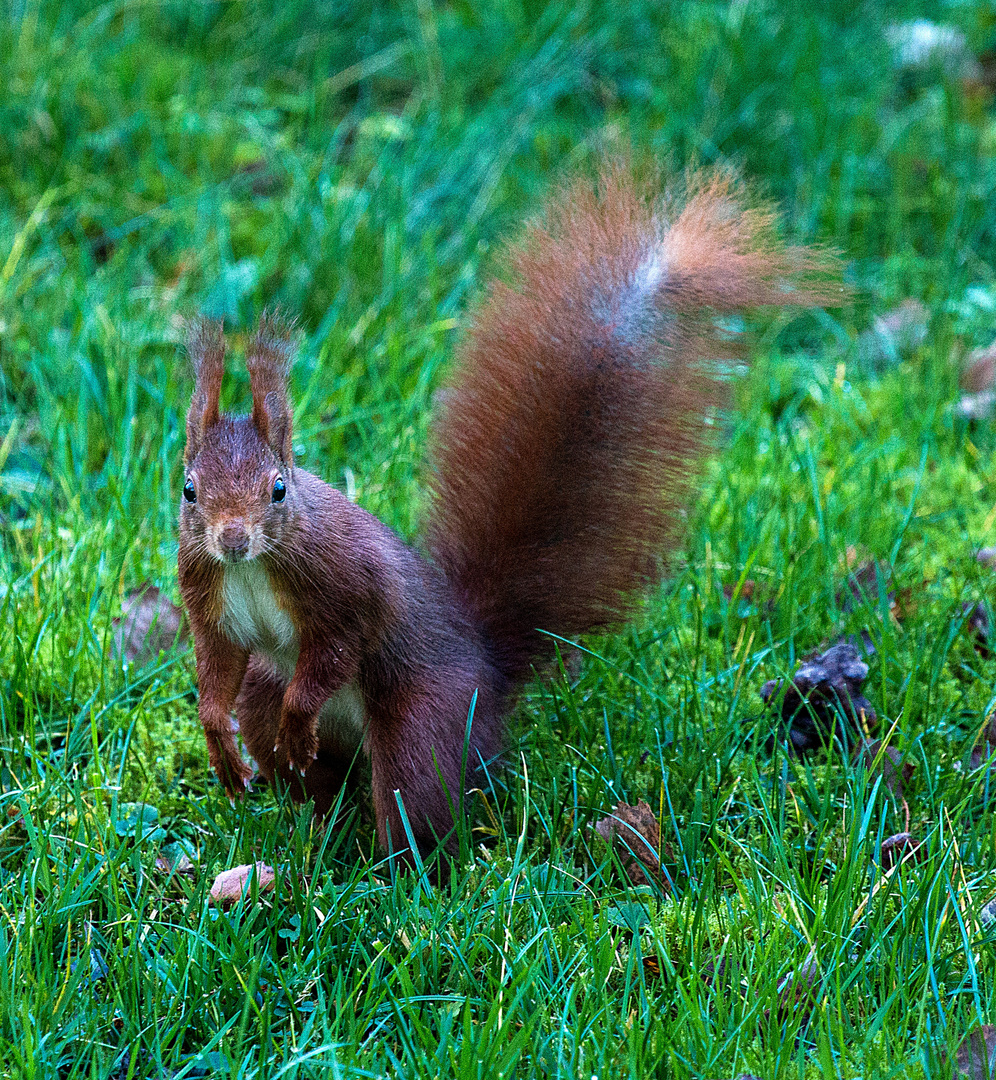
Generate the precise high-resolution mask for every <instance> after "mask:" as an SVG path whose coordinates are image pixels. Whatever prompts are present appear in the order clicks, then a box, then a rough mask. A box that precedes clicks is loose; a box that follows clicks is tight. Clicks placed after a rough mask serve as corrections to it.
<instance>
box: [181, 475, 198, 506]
mask: <svg viewBox="0 0 996 1080" xmlns="http://www.w3.org/2000/svg"><path fill="white" fill-rule="evenodd" d="M183 497H184V498H185V499H186V500H187V502H197V492H196V491H195V490H194V482H193V480H191V479H190V477H189V476H188V477H187V482H186V483H185V484H184V485H183Z"/></svg>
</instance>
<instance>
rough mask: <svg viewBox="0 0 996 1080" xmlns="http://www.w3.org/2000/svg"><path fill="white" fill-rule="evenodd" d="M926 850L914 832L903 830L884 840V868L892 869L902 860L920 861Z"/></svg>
mask: <svg viewBox="0 0 996 1080" xmlns="http://www.w3.org/2000/svg"><path fill="white" fill-rule="evenodd" d="M925 854H926V852H925V851H924V847H923V843H922V841H920V840H917V839H916V838H915V837H914V835H913V834H912V833H908V832H901V833H896V834H895V835H894V836H889V837H887V838H886V839H885V840H883V841H882V868H883V869H884V870H891V869H892V867H894V866H896V865H898V864H899V863H901V862H904V861H905V862H919V861H920V860H921V859H923V857H924V855H925Z"/></svg>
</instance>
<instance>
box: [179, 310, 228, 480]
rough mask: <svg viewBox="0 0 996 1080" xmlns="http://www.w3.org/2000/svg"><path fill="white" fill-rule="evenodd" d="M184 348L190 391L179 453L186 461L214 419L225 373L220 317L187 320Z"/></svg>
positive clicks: (188, 460) (188, 461)
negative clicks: (184, 435)
mask: <svg viewBox="0 0 996 1080" xmlns="http://www.w3.org/2000/svg"><path fill="white" fill-rule="evenodd" d="M187 352H188V353H189V355H190V359H191V362H192V363H193V366H194V394H193V397H192V398H191V400H190V409H189V410H188V411H187V447H186V450H185V451H184V455H183V460H184V461H185V462H186V463H188V464H189V463H190V462H191V461H192V460H193V459H194V458H195V457H196V456H197V453H198V451H199V450H200V447H201V443H202V442H203V440H204V433H205V432H206V431H207V430H208V428H210V427H211V425H212V424H216V423H217V422H218V400H219V398H220V397H221V381H222V379H223V378H224V374H225V335H224V333H223V329H222V324H221V320H219V319H204V318H198V319H193V320H191V321H190V322H189V323H188V324H187Z"/></svg>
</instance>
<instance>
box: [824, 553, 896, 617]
mask: <svg viewBox="0 0 996 1080" xmlns="http://www.w3.org/2000/svg"><path fill="white" fill-rule="evenodd" d="M853 550H854V548H853V547H849V548H848V549H847V553H848V566H847V569H848V575H847V579H846V580H845V582H844V585H843V587H842V588H841V589H839V590H838V591H837V607H839V608H840V610H841V611H844V612H851V611H854V610H855V609H857V608H859V607H861V606H862V605H864V606H867V607H870V608H872V610H874V611H876V612H878V611H879V610H880V604H879V581H882V582H888V581H889V579H890V578H891V577H892V568H891V567H890V566H889V564H888V563H886V562H882V560H881V559H869V560H868V561H867V562H863V563H862V564H861V565H860V566H857V567H852V565H851V563H850V554H851V552H852V551H853ZM886 603H887V604H888V607H889V612H890V613H892V612H893V611H894V610H895V607H896V596H895V593H893V592H891V591H887V592H886Z"/></svg>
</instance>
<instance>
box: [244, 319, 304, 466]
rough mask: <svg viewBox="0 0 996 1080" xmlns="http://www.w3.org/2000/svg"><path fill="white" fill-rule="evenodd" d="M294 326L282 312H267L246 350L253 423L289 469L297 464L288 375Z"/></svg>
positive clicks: (291, 362) (292, 354) (291, 356)
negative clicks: (288, 394) (293, 441)
mask: <svg viewBox="0 0 996 1080" xmlns="http://www.w3.org/2000/svg"><path fill="white" fill-rule="evenodd" d="M293 339H294V323H293V321H292V320H291V319H289V318H287V317H286V316H285V315H284V314H283V313H282V312H281V311H279V310H277V309H272V310H270V311H267V312H264V313H263V317H262V318H261V319H260V321H259V325H258V326H257V328H256V332H255V333H254V334H253V336H252V338H251V339H250V341H249V347H248V350H247V351H246V367H247V368H248V369H249V387H250V389H251V390H252V422H253V424H254V425H255V426H256V430H257V431H258V432H259V433H260V435H261V436H262V437H263V439H265V440H266V442H267V444H268V445H269V447H270V449H271V450H272V451H273V452H274V453H275V454H276V455H277V457H278V458H280V460H281V461H282V462H283V463H284V464H285V465H286V466H287V467H288V468H289V469H290V468H292V467H293V464H294V451H293V444H292V438H291V434H292V431H291V408H290V402H289V400H288V398H287V376H288V374H289V373H290V369H291V365H292V364H293V362H294V343H293Z"/></svg>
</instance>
